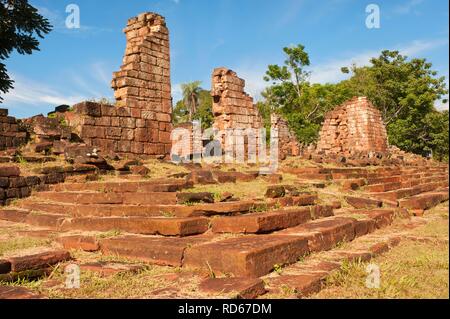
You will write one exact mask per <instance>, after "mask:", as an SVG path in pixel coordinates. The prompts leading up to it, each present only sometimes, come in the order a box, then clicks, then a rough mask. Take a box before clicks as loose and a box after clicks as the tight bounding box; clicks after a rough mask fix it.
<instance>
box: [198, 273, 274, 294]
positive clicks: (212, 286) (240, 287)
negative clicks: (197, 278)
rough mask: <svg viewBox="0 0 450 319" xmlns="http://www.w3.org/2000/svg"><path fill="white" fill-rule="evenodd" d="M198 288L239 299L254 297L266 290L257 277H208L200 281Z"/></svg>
mask: <svg viewBox="0 0 450 319" xmlns="http://www.w3.org/2000/svg"><path fill="white" fill-rule="evenodd" d="M199 289H200V290H201V291H203V292H205V293H208V294H211V295H212V296H217V295H218V296H223V295H228V296H230V295H231V296H233V297H237V298H239V299H254V298H256V297H258V296H260V295H262V294H264V293H265V292H266V290H265V288H264V282H263V281H262V280H261V279H259V278H242V277H238V278H209V279H206V280H204V281H202V282H201V283H200V286H199Z"/></svg>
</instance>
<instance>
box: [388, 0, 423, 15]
mask: <svg viewBox="0 0 450 319" xmlns="http://www.w3.org/2000/svg"><path fill="white" fill-rule="evenodd" d="M422 2H423V0H409V1H408V2H406V3H403V4H401V5H397V6H396V7H395V8H394V12H395V13H398V14H408V13H411V12H414V13H415V14H418V13H419V12H418V11H417V6H418V5H420V4H421V3H422Z"/></svg>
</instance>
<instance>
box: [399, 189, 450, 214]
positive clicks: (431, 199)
mask: <svg viewBox="0 0 450 319" xmlns="http://www.w3.org/2000/svg"><path fill="white" fill-rule="evenodd" d="M448 198H449V194H448V192H433V193H425V194H420V195H416V196H413V197H411V198H406V199H402V200H400V201H399V204H400V207H404V208H408V209H423V210H426V209H429V208H432V207H434V206H436V205H437V204H439V203H441V202H443V201H446V200H448Z"/></svg>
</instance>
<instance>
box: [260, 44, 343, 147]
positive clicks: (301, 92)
mask: <svg viewBox="0 0 450 319" xmlns="http://www.w3.org/2000/svg"><path fill="white" fill-rule="evenodd" d="M283 51H284V53H285V54H286V60H285V61H284V65H283V66H278V65H269V67H268V70H267V72H266V76H265V77H264V80H265V81H267V82H269V81H270V82H272V85H271V86H269V87H268V88H267V89H266V90H265V91H264V92H263V93H262V95H263V97H264V98H265V101H264V103H262V105H268V107H267V106H266V109H269V110H271V111H276V112H278V113H280V114H281V115H282V116H283V117H284V118H285V119H286V120H287V121H288V124H289V126H290V128H291V129H292V130H293V132H295V134H296V136H297V138H298V140H299V141H300V142H303V143H305V144H309V143H312V142H314V141H316V139H317V137H318V134H319V130H320V127H321V123H322V121H323V118H324V115H325V113H326V112H327V111H329V110H331V109H332V108H333V107H334V106H336V105H339V104H340V103H342V102H344V101H345V100H346V99H347V98H349V97H351V94H350V90H348V89H347V88H345V87H341V86H338V85H334V84H324V85H322V84H310V83H309V82H308V77H309V75H310V72H308V71H306V67H308V66H309V65H310V61H309V56H308V53H307V52H306V51H305V47H304V46H303V45H298V46H296V47H291V48H284V49H283ZM260 109H261V108H260ZM269 117H270V115H269Z"/></svg>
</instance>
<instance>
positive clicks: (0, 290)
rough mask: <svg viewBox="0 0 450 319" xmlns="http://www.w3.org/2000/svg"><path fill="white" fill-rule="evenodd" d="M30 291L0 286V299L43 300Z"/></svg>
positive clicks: (40, 296) (22, 288)
mask: <svg viewBox="0 0 450 319" xmlns="http://www.w3.org/2000/svg"><path fill="white" fill-rule="evenodd" d="M43 298H45V297H44V296H42V295H38V294H36V293H34V292H33V291H31V290H30V289H27V288H24V287H15V286H0V299H43Z"/></svg>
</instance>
